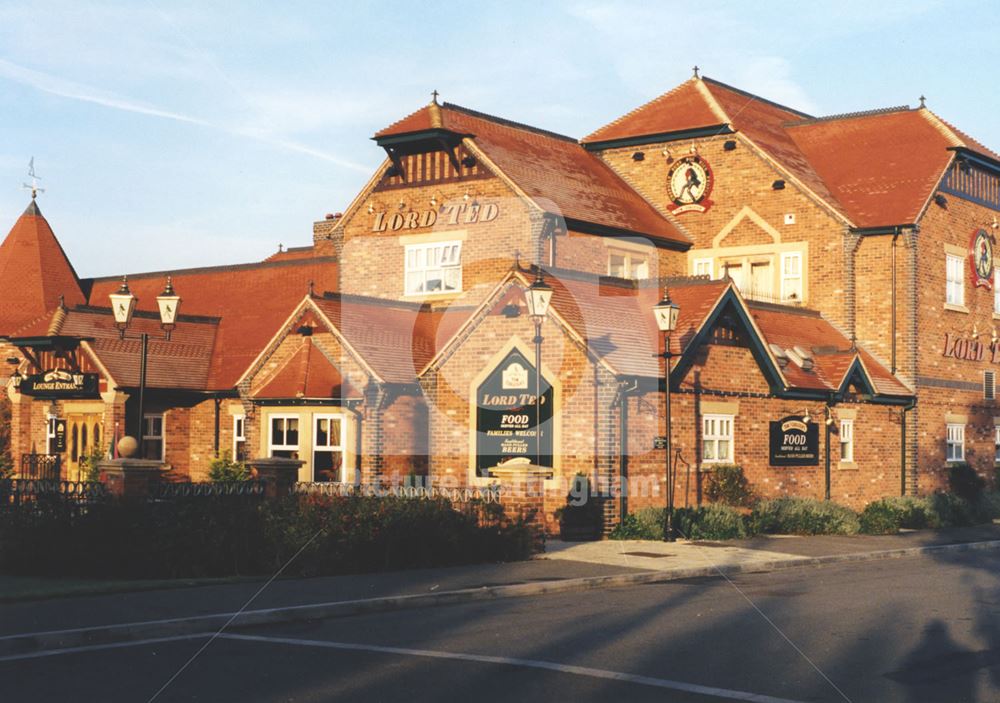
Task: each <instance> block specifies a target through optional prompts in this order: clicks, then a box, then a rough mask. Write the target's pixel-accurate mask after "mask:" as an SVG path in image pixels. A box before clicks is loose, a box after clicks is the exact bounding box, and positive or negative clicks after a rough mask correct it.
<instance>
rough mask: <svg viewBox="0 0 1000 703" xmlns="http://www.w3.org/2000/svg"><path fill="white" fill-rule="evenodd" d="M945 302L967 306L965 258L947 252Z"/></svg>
mask: <svg viewBox="0 0 1000 703" xmlns="http://www.w3.org/2000/svg"><path fill="white" fill-rule="evenodd" d="M944 302H945V303H947V304H948V305H957V306H960V307H964V306H965V259H964V258H963V257H961V256H958V255H956V254H947V253H946V254H945V291H944Z"/></svg>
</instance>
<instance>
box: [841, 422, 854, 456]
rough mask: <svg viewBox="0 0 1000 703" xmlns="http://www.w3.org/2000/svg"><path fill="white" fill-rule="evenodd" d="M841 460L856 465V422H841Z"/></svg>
mask: <svg viewBox="0 0 1000 703" xmlns="http://www.w3.org/2000/svg"><path fill="white" fill-rule="evenodd" d="M840 460H841V461H843V462H845V463H854V420H846V419H844V420H841V421H840Z"/></svg>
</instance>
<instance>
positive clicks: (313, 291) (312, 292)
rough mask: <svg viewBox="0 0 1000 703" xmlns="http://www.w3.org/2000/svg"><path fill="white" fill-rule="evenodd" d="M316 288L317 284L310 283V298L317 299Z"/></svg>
mask: <svg viewBox="0 0 1000 703" xmlns="http://www.w3.org/2000/svg"><path fill="white" fill-rule="evenodd" d="M314 286H315V284H314V283H313V282H312V281H309V297H310V298H314V297H316V291H315V289H314Z"/></svg>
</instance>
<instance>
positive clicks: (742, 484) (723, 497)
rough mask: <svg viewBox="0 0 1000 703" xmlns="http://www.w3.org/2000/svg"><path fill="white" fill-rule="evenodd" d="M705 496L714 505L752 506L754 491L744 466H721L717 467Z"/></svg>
mask: <svg viewBox="0 0 1000 703" xmlns="http://www.w3.org/2000/svg"><path fill="white" fill-rule="evenodd" d="M705 495H706V496H707V497H708V499H709V500H710V501H712V502H713V503H724V504H726V505H733V506H736V507H744V506H749V505H752V504H753V502H754V495H753V489H752V488H751V486H750V482H749V481H748V480H747V477H746V475H745V474H744V473H743V467H742V466H736V465H734V464H720V465H718V466H716V467H715V468H714V469H713V470H712V473H711V475H710V476H709V480H708V487H707V488H706V489H705Z"/></svg>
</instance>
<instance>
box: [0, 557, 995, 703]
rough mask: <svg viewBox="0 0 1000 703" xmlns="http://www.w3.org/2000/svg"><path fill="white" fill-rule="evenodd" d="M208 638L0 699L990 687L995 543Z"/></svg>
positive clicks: (780, 694)
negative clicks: (951, 550)
mask: <svg viewBox="0 0 1000 703" xmlns="http://www.w3.org/2000/svg"><path fill="white" fill-rule="evenodd" d="M207 642H208V640H207V638H191V639H183V640H178V641H170V642H155V643H147V644H141V643H129V644H127V645H124V646H120V647H116V648H113V649H87V650H82V651H73V652H67V653H63V654H59V655H57V656H44V657H37V658H27V659H25V658H20V659H13V660H6V661H0V701H4V703H8V702H9V703H14V702H15V701H16V702H20V701H25V702H28V701H31V702H35V701H39V702H40V701H100V702H101V703H105V702H108V703H113V702H117V701H140V702H142V701H149V700H151V699H154V698H153V697H154V694H157V692H158V691H160V689H161V688H162V691H161V692H160V693H159V694H158V695H156V697H155V699H154V700H156V701H162V702H164V703H166V702H168V701H212V702H213V703H214V702H225V701H332V700H336V701H341V700H343V701H355V700H357V701H406V702H407V703H416V702H418V701H448V700H460V701H477V703H478V702H480V701H518V700H545V701H550V702H551V701H564V700H573V701H611V700H615V701H647V700H648V701H653V700H655V701H726V700H730V701H731V700H736V701H768V700H771V701H773V700H775V699H783V700H793V701H844V700H850V701H947V702H949V703H952V702H954V703H960V702H961V701H997V700H1000V553H997V552H993V551H983V552H967V553H955V554H951V555H937V556H935V557H933V558H931V557H920V558H910V559H896V560H889V561H884V562H867V563H858V564H842V565H836V566H826V567H819V568H810V569H793V570H789V571H781V572H775V573H772V574H756V575H744V576H740V577H738V578H733V579H732V581H731V582H730V581H727V580H725V579H722V578H717V579H699V580H690V581H674V582H666V583H659V584H650V585H646V586H637V587H631V588H622V589H611V590H604V591H593V592H582V593H571V594H561V595H551V596H540V597H535V598H514V599H505V600H498V601H495V602H482V603H475V604H469V605H460V606H445V607H436V608H428V609H427V610H422V611H402V612H396V613H382V614H375V615H366V616H359V617H351V618H342V619H333V620H326V621H317V622H306V623H289V624H285V625H276V626H270V627H266V628H253V629H247V630H239V631H235V632H233V633H230V634H229V635H223V636H221V637H219V638H217V639H215V640H213V641H211V642H210V643H209V644H208V646H207V647H205V648H204V650H203V651H201V653H200V654H197V653H198V651H199V650H200V649H201V648H202V647H203V646H205V645H206V643H207ZM196 654H197V656H195V655H196ZM192 657H194V659H193V661H191V662H190V665H189V666H187V667H186V668H183V669H182V667H184V665H185V663H186V662H188V661H189V660H191V658H192ZM178 671H180V673H178ZM175 675H176V676H175ZM165 684H166V686H165V688H164V685H165ZM768 697H770V698H768Z"/></svg>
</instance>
